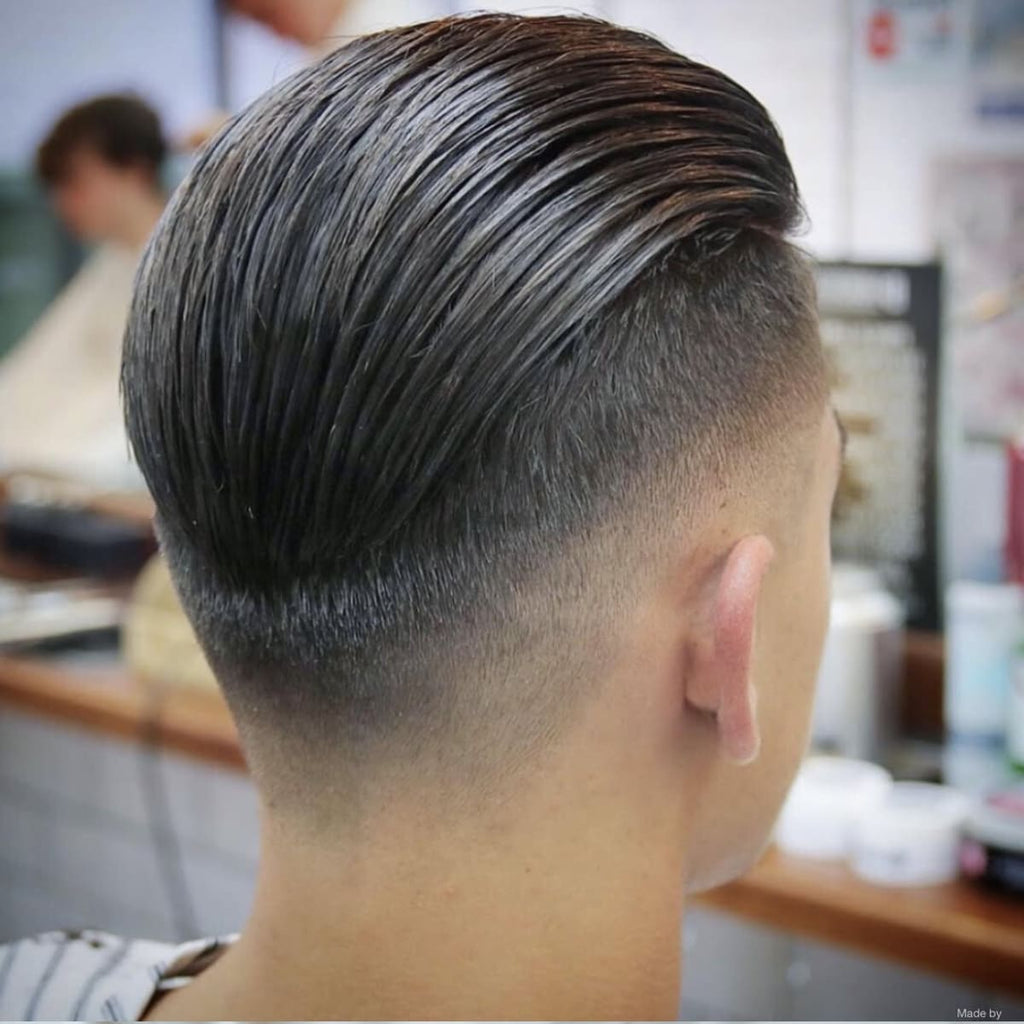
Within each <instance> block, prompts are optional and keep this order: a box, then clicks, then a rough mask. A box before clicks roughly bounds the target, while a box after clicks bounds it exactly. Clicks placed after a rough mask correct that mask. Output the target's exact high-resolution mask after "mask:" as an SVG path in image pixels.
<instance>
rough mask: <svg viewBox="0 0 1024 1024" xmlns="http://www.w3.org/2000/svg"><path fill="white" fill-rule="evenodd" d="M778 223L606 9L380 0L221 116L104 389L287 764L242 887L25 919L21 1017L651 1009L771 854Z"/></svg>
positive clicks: (798, 286)
mask: <svg viewBox="0 0 1024 1024" xmlns="http://www.w3.org/2000/svg"><path fill="white" fill-rule="evenodd" d="M799 218H800V205H799V198H798V193H797V187H796V182H795V181H794V178H793V172H792V169H791V167H790V164H789V161H788V159H787V157H786V152H785V149H784V148H783V144H782V140H781V139H780V138H779V135H778V133H777V131H776V129H775V127H774V125H773V124H772V121H771V119H770V118H769V116H768V114H767V113H766V111H765V110H764V108H763V107H762V106H761V104H760V103H758V101H757V100H756V99H755V98H754V97H753V96H751V95H750V94H749V93H747V92H746V91H745V90H744V89H742V88H741V87H740V86H738V85H737V84H736V83H735V82H733V81H731V80H730V79H729V78H727V77H726V76H725V75H723V74H721V73H719V72H717V71H715V70H713V69H711V68H709V67H706V66H703V65H701V64H697V63H694V62H693V61H690V60H688V59H686V58H685V57H681V56H679V55H678V54H676V53H673V52H672V51H670V50H669V49H667V48H666V47H664V46H663V45H662V44H660V43H658V42H657V41H655V40H654V39H652V38H649V37H647V36H645V35H642V34H640V33H637V32H633V31H628V30H626V29H623V28H619V27H616V26H613V25H610V24H607V23H605V22H602V21H599V20H594V19H577V18H567V17H548V18H520V17H513V16H504V15H481V16H476V17H469V18H464V19H447V20H443V21H438V22H430V23H426V24H421V25H415V26H410V27H406V28H402V29H398V30H393V31H388V32H384V33H381V34H379V35H374V36H368V37H364V38H361V39H357V40H355V41H354V42H352V43H351V44H350V45H348V46H346V47H344V48H343V49H341V50H339V51H337V52H336V53H334V54H332V55H331V56H329V57H327V58H325V59H324V60H322V61H321V62H320V63H318V64H315V65H313V66H311V67H310V68H308V69H306V70H303V71H300V72H299V73H298V74H297V75H295V76H294V77H293V78H291V79H289V80H287V81H285V82H283V83H282V84H281V85H279V86H278V87H277V88H275V89H274V90H272V91H271V92H269V93H268V94H266V95H265V96H264V97H263V98H261V99H260V100H259V101H257V102H256V103H255V104H254V105H253V106H252V107H251V108H249V110H248V111H247V112H246V113H244V114H243V115H242V116H241V117H240V118H238V119H237V120H235V121H234V122H232V124H230V125H229V126H228V127H227V129H226V130H225V131H224V132H223V133H222V134H221V135H220V136H219V137H218V138H216V139H215V140H214V141H213V142H212V144H211V145H210V146H209V147H208V148H207V149H206V150H205V151H204V152H203V153H202V154H201V155H200V157H199V160H198V162H197V164H196V166H195V168H194V169H193V171H192V173H191V175H190V177H189V178H188V179H187V181H186V182H185V183H184V185H183V186H182V187H181V188H180V189H179V191H178V192H177V193H176V195H175V198H174V200H173V202H172V205H171V208H170V210H169V211H168V215H167V216H166V217H165V218H164V220H163V221H162V222H161V224H160V226H159V228H158V229H157V232H156V234H155V236H154V238H153V240H152V242H151V243H150V247H149V250H148V252H147V255H146V258H145V260H144V262H143V265H142V269H141V272H140V277H139V281H138V286H137V291H136V294H135V299H134V305H133V309H132V313H131V317H130V322H129V326H128V331H127V334H126V342H125V354H124V367H123V382H124V392H125V402H126V410H127V419H128V428H129V434H130V436H131V439H132V444H133V446H134V449H135V452H136V454H137V457H138V459H139V463H140V465H141V467H142V470H143V472H144V474H145V476H146V479H147V481H148V483H149V485H150V488H151V490H152V493H153V496H154V499H155V502H156V505H157V508H158V529H159V533H160V537H161V541H162V544H163V548H164V552H165V554H166V556H167V558H168V561H169V565H170V568H171V572H172V574H173V576H174V580H175V583H176V585H177V587H178V590H179V592H180V594H181V597H182V601H183V604H184V606H185V609H186V611H187V612H188V614H189V616H190V617H191V619H192V621H193V623H194V624H195V627H196V631H197V633H198V635H199V637H200V640H201V642H202V643H203V645H204V648H205V650H206V653H207V655H208V657H209V660H210V664H211V665H212V667H213V669H214V671H215V672H216V673H217V676H218V678H219V681H220V684H221V686H222V687H223V690H224V693H225V696H226V698H227V701H228V703H229V704H230V707H231V709H232V712H233V714H234V716H235V718H236V721H237V723H238V727H239V730H240V733H241V737H242V741H243V745H244V748H245V752H246V756H247V759H248V763H249V766H250V769H251V771H252V774H253V777H254V779H255V781H256V784H257V786H258V788H259V791H260V794H261V798H262V810H263V837H262V842H263V848H262V859H261V868H260V876H259V882H258V886H257V891H256V894H255V898H254V906H253V910H252V914H251V917H250V919H249V921H248V923H247V924H246V926H245V928H244V930H243V932H242V934H241V935H240V936H238V937H228V938H226V939H223V940H218V941H214V940H206V941H198V942H196V943H194V944H191V945H186V946H185V947H178V948H174V947H162V946H157V945H154V944H125V943H123V942H121V941H120V940H116V939H113V938H111V937H109V936H105V935H103V934H99V933H93V934H91V935H87V936H85V937H79V938H76V939H69V938H67V937H65V936H62V935H61V934H59V933H52V934H50V935H48V936H44V937H42V938H37V939H34V940H26V941H25V942H23V943H21V944H20V945H18V946H12V947H10V949H9V950H8V952H7V953H6V956H7V960H6V961H4V965H5V969H6V974H2V973H0V977H3V978H4V980H3V982H2V983H0V984H2V987H0V1008H2V1009H3V1010H4V1011H6V1012H8V1013H14V1014H18V1015H21V1014H23V1013H24V1012H25V1009H26V1002H27V1000H29V999H34V1000H35V1002H34V1003H33V1005H32V1009H33V1010H34V1011H35V1012H37V1013H38V1015H39V1016H56V1017H65V1016H69V1015H70V1016H74V1015H80V1016H84V1017H102V1016H104V1015H111V1016H116V1015H117V1014H120V1015H122V1016H128V1017H130V1016H133V1015H138V1014H143V1015H145V1016H146V1017H147V1019H153V1020H158V1019H168V1020H175V1019H176V1020H193V1019H210V1018H212V1019H235V1020H238V1019H248V1018H261V1019H307V1018H308V1019H322V1018H356V1019H374V1018H384V1019H400V1018H416V1019H424V1018H443V1019H447V1018H473V1019H490V1018H499V1019H507V1018H526V1019H545V1020H550V1019H554V1020H558V1019H569V1018H585V1019H606V1018H612V1019H634V1018H640V1019H649V1018H672V1017H673V1016H674V1015H675V1013H676V1010H677V1006H678V1000H679V982H680V957H681V948H680V928H681V921H682V916H683V911H684V906H685V903H686V898H687V894H688V893H691V892H694V891H696V890H699V889H702V888H706V887H708V886H713V885H717V884H719V883H721V882H724V881H726V880H728V879H730V878H732V877H733V876H735V875H736V874H737V873H738V872H742V871H744V870H745V869H746V868H747V867H748V866H749V865H750V864H751V863H752V862H753V860H754V859H755V858H756V857H757V855H758V853H759V851H760V850H761V848H762V846H763V844H764V842H765V840H766V837H767V835H768V833H769V830H770V828H771V825H772V822H773V819H774V817H775V815H776V813H777V811H778V808H779V806H780V803H781V801H782V799H783V796H784V794H785V792H786V789H787V787H788V786H789V783H790V780H791V778H792V776H793V774H794V772H795V770H796V767H797V764H798V762H799V760H800V758H801V755H802V753H803V750H804V746H805V741H806V737H807V732H808V725H809V711H810V706H811V697H812V690H813V680H814V678H815V672H816V668H817V664H818V658H819V655H820V650H821V645H822V640H823V635H824V631H825V625H826V617H827V592H828V575H829V509H830V505H831V502H832V499H833V495H834V491H835V487H836V483H837V479H838V471H839V463H840V442H839V433H838V428H837V424H836V420H835V417H834V415H833V413H832V411H831V409H830V407H829V404H828V397H827V388H826V377H825V366H824V362H823V358H822V350H821V345H820V341H819V337H818V326H817V317H816V311H815V296H814V287H813V283H812V276H811V272H810V270H809V268H808V265H807V262H806V260H805V258H804V257H803V255H802V254H801V253H800V251H799V250H798V249H797V248H795V247H794V246H793V245H792V244H791V243H790V242H789V241H788V240H787V237H788V235H789V233H790V232H791V231H792V230H793V228H794V227H795V226H796V225H797V224H798V222H799ZM90 942H91V943H93V946H90V945H89V943H90ZM12 951H13V952H12ZM0 954H2V951H0Z"/></svg>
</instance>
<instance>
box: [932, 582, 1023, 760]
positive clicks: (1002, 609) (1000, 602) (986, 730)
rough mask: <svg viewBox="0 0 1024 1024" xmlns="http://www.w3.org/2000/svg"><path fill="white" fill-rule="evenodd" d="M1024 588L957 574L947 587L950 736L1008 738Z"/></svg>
mask: <svg viewBox="0 0 1024 1024" xmlns="http://www.w3.org/2000/svg"><path fill="white" fill-rule="evenodd" d="M1022 615H1024V588H1022V587H1020V586H1018V585H1017V584H1013V583H974V582H970V581H967V580H961V581H958V582H956V583H952V584H950V586H949V588H948V589H947V591H946V693H945V721H946V733H947V735H948V737H949V739H951V740H953V741H961V740H962V741H969V742H983V743H993V744H998V745H1001V744H1002V743H1003V742H1004V741H1005V739H1006V733H1007V715H1008V711H1009V704H1010V696H1011V685H1010V683H1011V676H1012V671H1013V658H1014V649H1015V648H1016V646H1017V644H1018V642H1019V640H1020V630H1021V617H1022Z"/></svg>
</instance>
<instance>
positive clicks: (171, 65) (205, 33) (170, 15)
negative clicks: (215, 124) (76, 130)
mask: <svg viewBox="0 0 1024 1024" xmlns="http://www.w3.org/2000/svg"><path fill="white" fill-rule="evenodd" d="M213 26H214V22H213V3H212V0H173V2H167V0H2V6H0V103H2V109H3V121H2V128H0V167H25V166H27V165H28V164H29V163H30V162H31V159H32V153H33V151H34V149H35V146H36V144H37V143H38V141H39V139H40V137H41V136H42V135H43V134H44V133H45V131H46V129H47V128H48V127H49V125H50V123H51V122H52V121H53V120H54V119H55V118H56V117H58V116H59V115H60V113H61V112H62V111H63V110H64V109H65V108H66V107H68V106H70V105H71V104H73V103H76V102H78V101H80V100H82V99H86V98H88V97H90V96H92V95H95V94H97V93H99V92H107V91H112V90H125V89H131V90H134V91H136V92H138V93H139V94H141V95H142V96H143V97H144V98H145V99H147V100H148V101H149V102H151V103H152V104H153V105H154V106H155V107H156V108H157V110H158V111H159V112H160V114H161V116H162V117H163V118H164V120H165V123H166V126H167V128H168V130H169V131H170V132H171V133H172V135H176V134H178V133H180V132H181V131H183V130H185V129H187V128H188V127H190V126H191V125H194V124H196V123H197V122H199V121H201V120H202V118H203V116H204V115H205V113H206V112H207V111H209V110H210V108H211V107H212V106H213V105H214V100H215V85H214V67H215V62H214V37H213Z"/></svg>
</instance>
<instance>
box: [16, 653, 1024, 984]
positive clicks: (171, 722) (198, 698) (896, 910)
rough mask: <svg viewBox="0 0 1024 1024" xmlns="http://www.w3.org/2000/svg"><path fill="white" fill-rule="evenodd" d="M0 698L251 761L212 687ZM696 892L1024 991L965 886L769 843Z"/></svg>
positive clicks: (73, 686)
mask: <svg viewBox="0 0 1024 1024" xmlns="http://www.w3.org/2000/svg"><path fill="white" fill-rule="evenodd" d="M933 653H934V652H933ZM0 704H3V705H6V706H8V707H12V708H19V709H21V710H24V711H30V712H34V713H36V714H40V715H45V716H47V717H49V718H52V719H56V720H60V721H65V722H68V723H71V724H75V725H79V726H85V727H87V728H90V729H94V730H96V731H99V732H106V733H109V734H111V735H115V736H118V737H121V738H123V739H128V740H132V739H134V740H138V741H142V740H145V741H147V742H157V743H160V744H161V745H163V746H165V747H166V748H167V749H169V750H174V751H177V752H180V753H183V754H187V755H190V756H193V757H197V758H201V759H204V760H207V761H210V762H213V763H216V764H218V765H221V766H226V767H229V768H234V769H238V770H244V768H245V762H244V759H243V758H242V754H241V751H240V749H239V746H238V739H237V735H236V733H235V729H234V725H233V724H232V722H231V719H230V717H229V716H228V713H227V709H226V707H225V706H224V704H223V702H222V701H221V700H220V698H219V697H218V696H217V695H215V694H206V693H192V692H173V693H170V694H166V695H164V696H154V695H152V694H150V693H148V692H147V691H146V690H145V689H144V688H143V687H142V686H140V685H139V684H138V683H137V682H136V681H135V680H133V679H132V678H131V677H130V676H129V675H127V674H126V673H125V672H121V671H117V670H111V669H107V670H96V671H85V670H82V671H77V670H75V671H72V670H70V669H68V668H65V667H59V666H56V665H54V664H52V663H47V662H46V661H45V660H43V659H39V658H27V657H26V658H17V657H8V656H0ZM696 899H697V901H698V902H699V903H701V904H702V905H704V906H708V907H712V908H714V909H718V910H723V911H727V912H729V913H734V914H738V915H740V916H741V917H744V918H747V919H749V920H752V921H756V922H758V923H761V924H765V925H769V926H771V927H775V928H780V929H783V930H785V931H790V932H795V933H797V934H800V935H803V936H807V937H809V938H813V939H819V940H823V941H826V942H833V943H836V944H837V945H840V946H845V947H848V948H851V949H855V950H858V951H860V952H863V953H868V954H873V955H875V956H880V957H886V958H890V959H893V960H897V961H900V962H902V963H905V964H909V965H912V966H915V967H919V968H923V969H926V970H931V971H937V972H939V973H941V974H944V975H947V976H952V977H958V978H962V979H965V980H968V981H970V982H973V983H975V984H977V985H981V986H985V987H991V988H998V989H1003V990H1006V991H1007V992H1012V993H1015V994H1017V995H1022V994H1024V902H1021V901H1010V900H1008V899H1002V898H999V897H997V896H995V895H992V894H989V893H987V892H985V891H983V890H980V889H977V888H975V887H974V886H972V885H970V884H968V883H966V882H958V883H954V884H952V885H947V886H940V887H935V888H929V889H918V890H914V889H883V888H878V887H875V886H872V885H869V884H867V883H865V882H862V881H860V880H859V879H857V878H856V877H854V876H853V875H852V874H851V873H850V872H849V871H848V870H847V869H846V868H845V867H843V866H842V865H834V864H820V863H815V862H812V861H805V860H799V859H796V858H792V857H786V856H784V855H782V854H780V853H778V852H777V851H772V852H770V853H769V854H768V855H767V856H766V857H765V858H764V859H763V860H762V861H761V863H760V864H759V865H758V866H757V867H756V868H754V870H753V871H751V872H750V873H749V874H748V875H746V876H745V877H744V878H742V879H740V880H739V881H737V882H733V883H732V884H730V885H727V886H724V887H723V888H721V889H716V890H715V891H713V892H710V893H705V894H703V895H701V896H699V897H697V898H696Z"/></svg>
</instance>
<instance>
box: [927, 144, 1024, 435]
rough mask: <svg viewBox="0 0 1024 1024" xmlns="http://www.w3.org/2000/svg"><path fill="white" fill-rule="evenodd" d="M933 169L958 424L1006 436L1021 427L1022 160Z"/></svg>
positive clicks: (969, 161) (965, 161) (962, 162)
mask: <svg viewBox="0 0 1024 1024" xmlns="http://www.w3.org/2000/svg"><path fill="white" fill-rule="evenodd" d="M934 177H935V189H934V193H935V194H934V200H933V211H934V212H933V218H932V221H933V224H934V227H935V242H936V245H937V248H938V250H939V252H941V254H942V258H943V263H944V266H945V270H946V289H947V296H948V316H947V338H948V340H947V345H948V352H949V359H950V366H951V395H950V397H951V400H952V402H953V407H954V409H955V411H956V421H957V425H958V428H959V432H960V434H961V438H962V440H965V441H994V442H998V443H1004V442H1005V441H1007V440H1009V439H1010V438H1011V437H1014V436H1016V435H1017V434H1019V433H1020V431H1021V430H1024V160H1013V159H1009V158H978V157H965V158H959V159H952V158H950V159H942V160H939V161H937V162H936V165H935V174H934Z"/></svg>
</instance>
